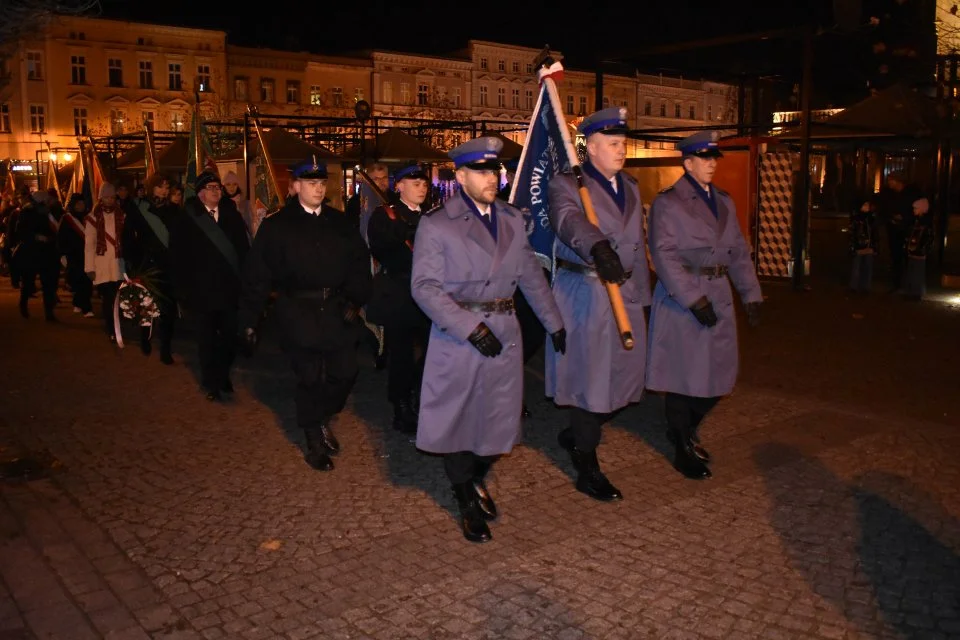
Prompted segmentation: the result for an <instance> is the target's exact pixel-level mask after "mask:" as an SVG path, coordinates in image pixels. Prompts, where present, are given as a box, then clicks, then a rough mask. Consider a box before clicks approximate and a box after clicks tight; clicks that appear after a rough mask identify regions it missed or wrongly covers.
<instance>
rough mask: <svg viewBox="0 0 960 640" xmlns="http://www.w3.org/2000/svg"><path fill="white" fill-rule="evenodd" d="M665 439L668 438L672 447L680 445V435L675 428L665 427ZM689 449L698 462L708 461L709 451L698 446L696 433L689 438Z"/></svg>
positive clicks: (698, 441)
mask: <svg viewBox="0 0 960 640" xmlns="http://www.w3.org/2000/svg"><path fill="white" fill-rule="evenodd" d="M667 440H669V441H670V444H672V445H673V446H674V447H678V446H680V436H679V434H678V433H677V431H676V430H675V429H667ZM690 450H691V451H692V452H693V455H695V456H696V457H697V458H698V459H699V460H700V462H710V452H709V451H707V450H706V449H704V448H703V447H702V446H700V440H699V439H698V438H697V436H696V435H694V436H693V437H692V438H691V439H690Z"/></svg>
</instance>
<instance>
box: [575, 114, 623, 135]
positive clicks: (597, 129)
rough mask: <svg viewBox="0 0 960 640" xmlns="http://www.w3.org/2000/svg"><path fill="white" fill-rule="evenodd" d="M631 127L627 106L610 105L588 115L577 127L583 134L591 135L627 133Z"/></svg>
mask: <svg viewBox="0 0 960 640" xmlns="http://www.w3.org/2000/svg"><path fill="white" fill-rule="evenodd" d="M629 128H630V127H628V126H627V108H626V107H610V108H609V109H601V110H600V111H597V112H594V113H591V114H590V115H588V116H587V117H586V118H584V119H583V121H582V122H581V123H580V126H578V127H577V131H578V132H579V133H580V134H581V135H584V136H589V135H590V134H592V133H607V134H617V133H626V132H627V130H628V129H629Z"/></svg>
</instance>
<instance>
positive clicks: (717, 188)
mask: <svg viewBox="0 0 960 640" xmlns="http://www.w3.org/2000/svg"><path fill="white" fill-rule="evenodd" d="M710 186H712V187H713V188H714V189H716V190H717V193H718V194H719V195H721V196H727V197H730V194H729V193H727V192H726V191H724V190H723V189H721V188H720V187H718V186H717V185H715V184H714V185H710Z"/></svg>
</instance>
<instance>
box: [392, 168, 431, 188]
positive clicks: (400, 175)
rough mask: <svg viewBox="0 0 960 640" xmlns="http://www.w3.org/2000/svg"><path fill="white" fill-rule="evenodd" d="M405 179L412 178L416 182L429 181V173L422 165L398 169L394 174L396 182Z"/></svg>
mask: <svg viewBox="0 0 960 640" xmlns="http://www.w3.org/2000/svg"><path fill="white" fill-rule="evenodd" d="M404 178H412V179H414V180H429V178H428V177H427V172H426V171H424V170H423V169H422V168H421V167H420V165H418V164H411V165H409V166H406V167H402V168H400V169H397V170H396V171H395V172H394V174H393V180H394V182H395V183H396V182H400V181H401V180H403V179H404Z"/></svg>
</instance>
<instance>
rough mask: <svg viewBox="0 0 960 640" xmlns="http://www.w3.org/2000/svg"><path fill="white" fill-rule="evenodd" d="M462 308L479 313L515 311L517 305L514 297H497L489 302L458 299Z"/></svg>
mask: <svg viewBox="0 0 960 640" xmlns="http://www.w3.org/2000/svg"><path fill="white" fill-rule="evenodd" d="M457 304H458V305H460V308H462V309H466V310H467V311H477V312H479V313H513V311H514V309H515V307H514V304H513V298H497V299H496V300H490V301H488V302H474V301H471V300H457Z"/></svg>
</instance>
